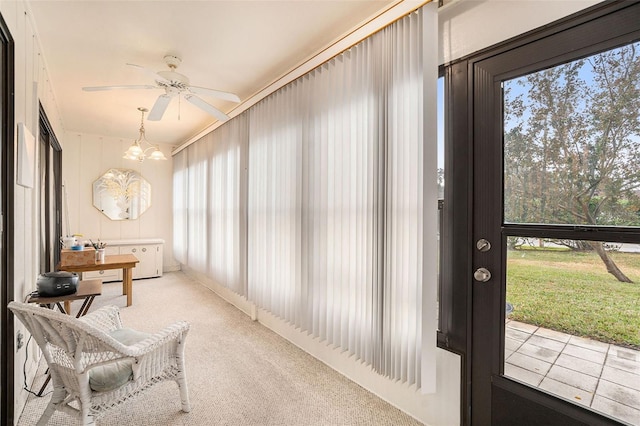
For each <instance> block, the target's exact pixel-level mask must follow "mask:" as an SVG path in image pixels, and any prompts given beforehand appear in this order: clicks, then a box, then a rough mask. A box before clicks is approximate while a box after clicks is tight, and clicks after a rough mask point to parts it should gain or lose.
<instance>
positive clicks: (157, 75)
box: [127, 64, 169, 83]
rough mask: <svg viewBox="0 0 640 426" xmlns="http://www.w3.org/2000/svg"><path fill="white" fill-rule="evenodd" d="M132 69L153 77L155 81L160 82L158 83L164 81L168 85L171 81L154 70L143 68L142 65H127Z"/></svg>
mask: <svg viewBox="0 0 640 426" xmlns="http://www.w3.org/2000/svg"><path fill="white" fill-rule="evenodd" d="M127 65H129V66H130V67H134V68H138V69H139V70H140V71H142V72H144V73H146V74H148V75H149V76H151V77H153V79H154V80H158V81H163V82H165V83H168V82H169V81H168V80H167V79H166V78H164V77H163V76H161V75H160V74H158V73H157V72H155V71H154V70H152V69H149V68H147V67H143V66H142V65H136V64H127Z"/></svg>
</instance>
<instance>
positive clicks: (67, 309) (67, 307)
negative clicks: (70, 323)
mask: <svg viewBox="0 0 640 426" xmlns="http://www.w3.org/2000/svg"><path fill="white" fill-rule="evenodd" d="M64 311H65V312H66V313H67V315H71V301H69V300H65V301H64Z"/></svg>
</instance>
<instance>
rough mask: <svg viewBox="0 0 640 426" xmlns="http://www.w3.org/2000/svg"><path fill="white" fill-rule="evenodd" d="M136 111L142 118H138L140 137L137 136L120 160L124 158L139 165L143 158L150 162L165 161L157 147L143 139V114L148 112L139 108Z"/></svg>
mask: <svg viewBox="0 0 640 426" xmlns="http://www.w3.org/2000/svg"><path fill="white" fill-rule="evenodd" d="M138 111H140V112H141V113H142V118H140V136H138V139H136V140H135V141H133V143H132V144H131V146H130V147H129V149H127V151H126V152H125V153H124V156H123V157H122V158H126V159H127V160H138V161H139V162H141V163H142V162H143V161H144V160H145V158H150V159H152V160H166V159H167V158H166V157H165V156H164V154H163V153H162V151H160V148H159V147H158V145H152V144H151V143H149V141H147V138H146V137H145V134H144V113H145V112H147V111H149V110H148V109H146V108H142V107H139V108H138Z"/></svg>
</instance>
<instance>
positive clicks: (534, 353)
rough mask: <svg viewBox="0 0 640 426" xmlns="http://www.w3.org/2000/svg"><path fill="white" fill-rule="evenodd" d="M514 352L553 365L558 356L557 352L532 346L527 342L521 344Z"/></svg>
mask: <svg viewBox="0 0 640 426" xmlns="http://www.w3.org/2000/svg"><path fill="white" fill-rule="evenodd" d="M516 352H519V353H521V354H524V355H529V356H531V357H534V358H537V359H541V360H542V361H547V362H551V363H553V362H554V361H555V360H556V358H558V355H559V354H560V353H559V352H558V351H554V350H551V349H548V348H543V347H540V346H536V345H532V344H530V343H529V342H527V343H523V344H522V346H520V348H518V350H517V351H516Z"/></svg>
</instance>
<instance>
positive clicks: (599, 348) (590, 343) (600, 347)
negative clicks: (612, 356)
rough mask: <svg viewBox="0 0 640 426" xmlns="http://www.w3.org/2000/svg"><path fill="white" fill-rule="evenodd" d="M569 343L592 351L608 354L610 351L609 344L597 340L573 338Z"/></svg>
mask: <svg viewBox="0 0 640 426" xmlns="http://www.w3.org/2000/svg"><path fill="white" fill-rule="evenodd" d="M569 343H570V344H572V345H574V346H580V347H581V348H587V349H591V350H592V351H596V352H602V353H607V351H608V350H609V344H608V343H602V342H598V341H596V340H591V339H585V338H584V337H578V336H571V338H570V339H569Z"/></svg>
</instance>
